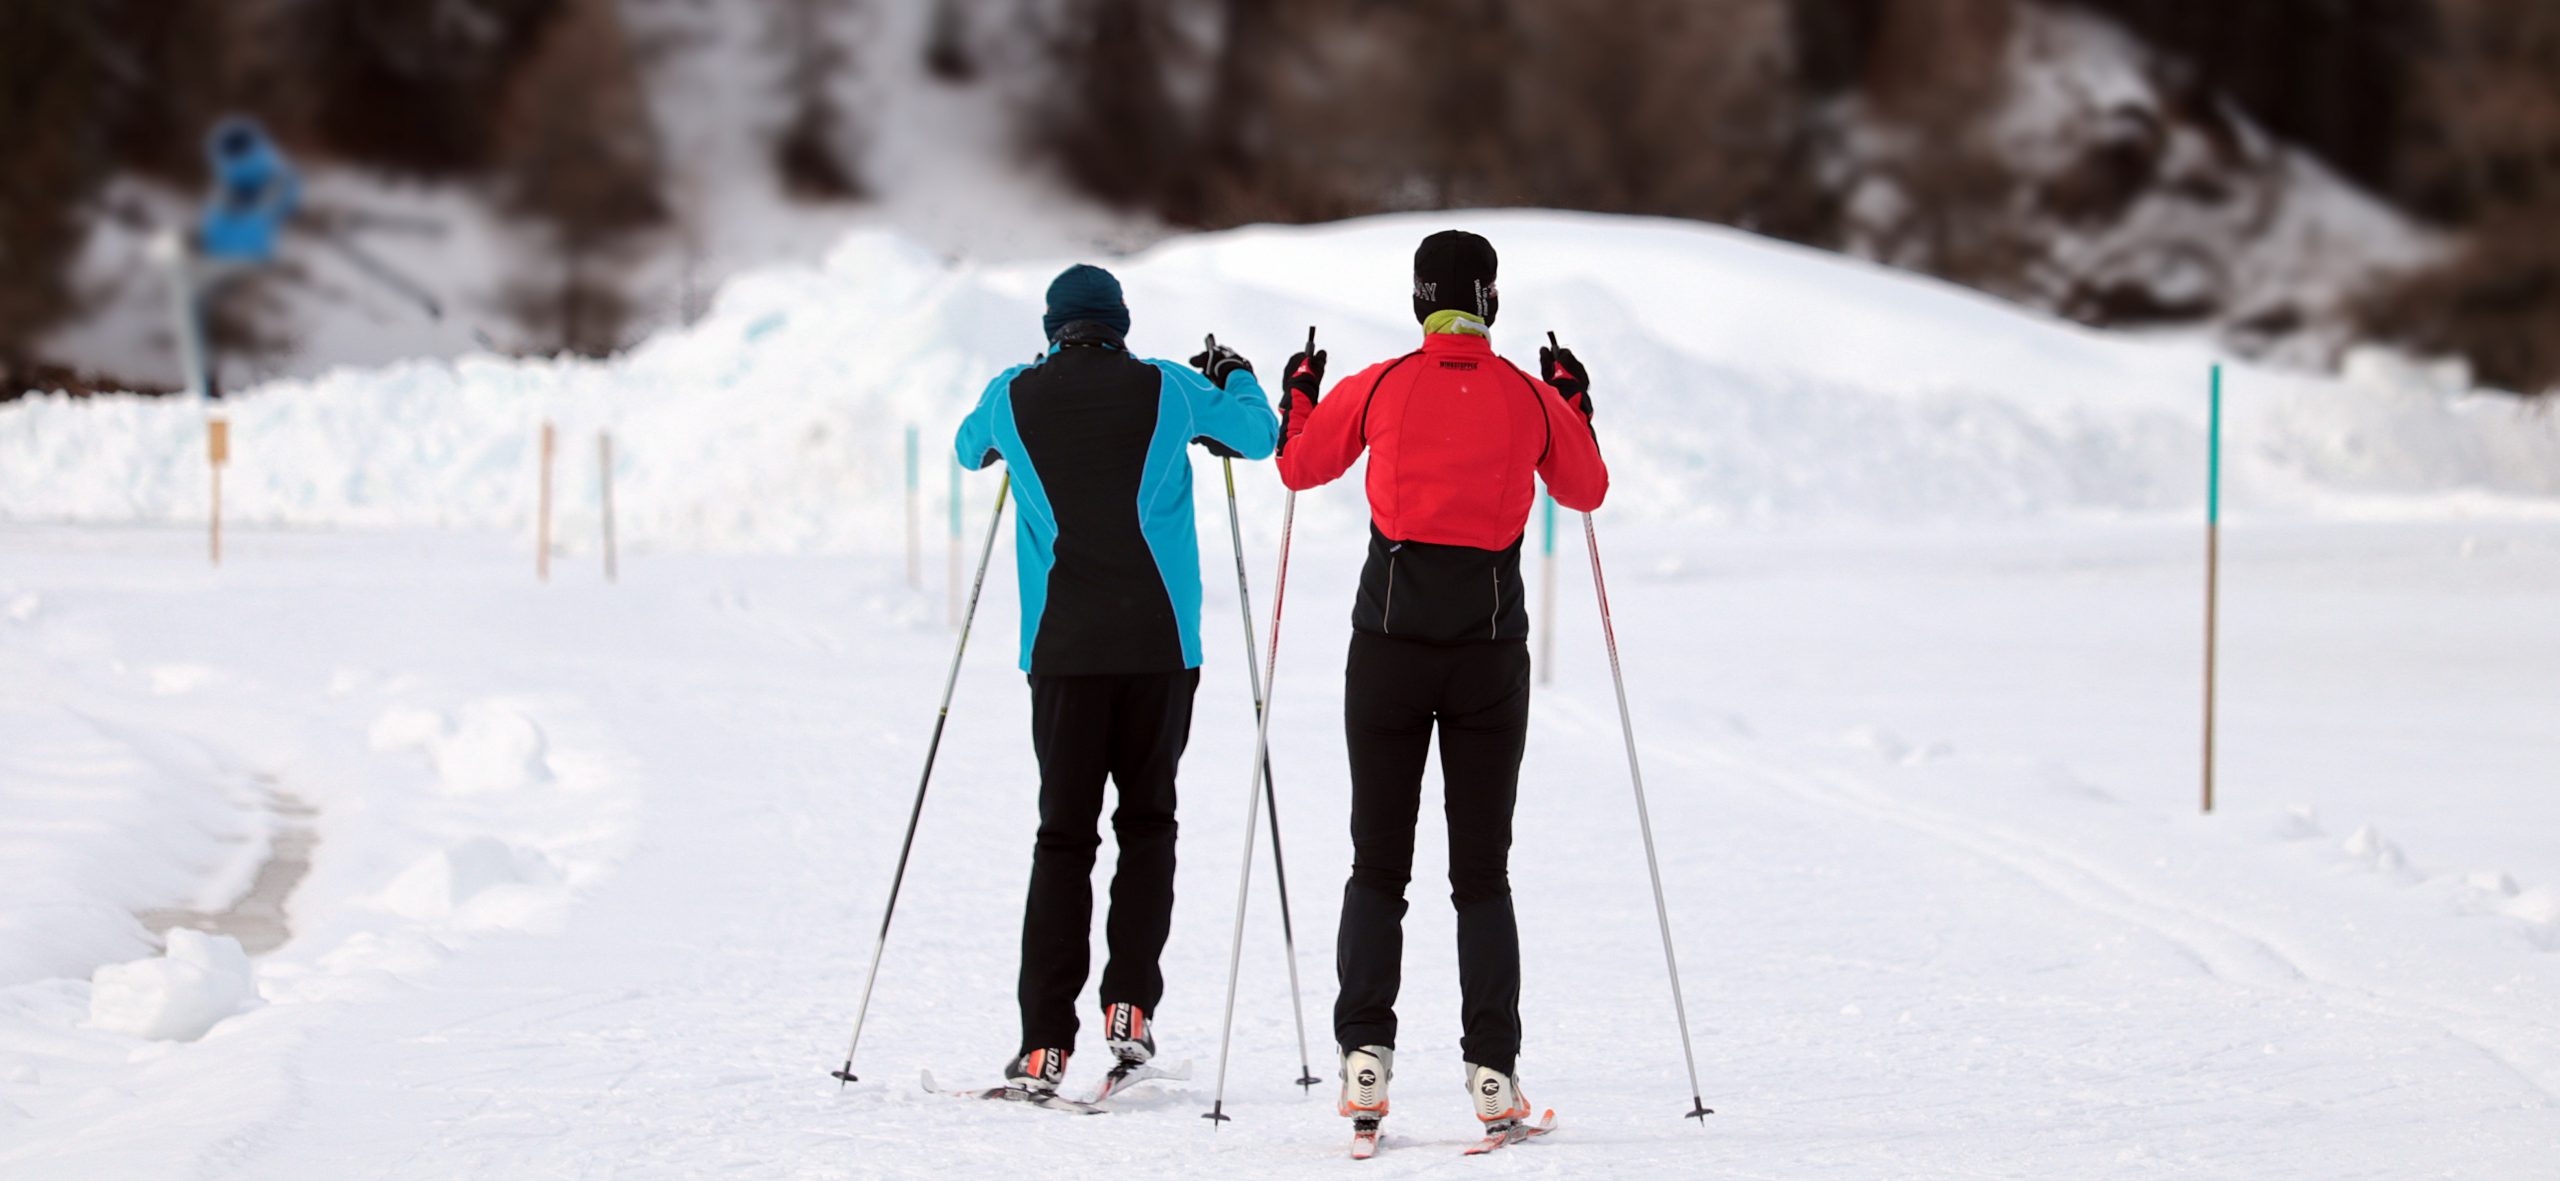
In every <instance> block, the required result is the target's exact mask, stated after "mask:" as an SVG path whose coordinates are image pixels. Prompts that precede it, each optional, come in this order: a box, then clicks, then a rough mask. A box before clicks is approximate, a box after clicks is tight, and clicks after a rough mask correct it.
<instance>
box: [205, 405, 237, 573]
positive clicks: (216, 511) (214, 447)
mask: <svg viewBox="0 0 2560 1181" xmlns="http://www.w3.org/2000/svg"><path fill="white" fill-rule="evenodd" d="M204 455H205V459H206V461H207V463H206V466H207V467H209V468H211V469H212V471H213V519H212V534H211V536H212V549H213V564H214V565H216V566H219V565H221V564H222V468H223V465H224V464H227V463H230V462H231V420H229V419H227V418H219V417H217V418H208V419H206V420H204Z"/></svg>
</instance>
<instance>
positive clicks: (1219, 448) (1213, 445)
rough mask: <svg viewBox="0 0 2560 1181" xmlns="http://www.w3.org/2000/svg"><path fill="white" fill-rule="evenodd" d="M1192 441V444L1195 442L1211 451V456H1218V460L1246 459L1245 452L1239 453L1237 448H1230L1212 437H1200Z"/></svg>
mask: <svg viewBox="0 0 2560 1181" xmlns="http://www.w3.org/2000/svg"><path fill="white" fill-rule="evenodd" d="M1191 441H1192V442H1194V443H1198V444H1199V445H1201V446H1203V447H1206V448H1208V449H1209V454H1211V455H1215V456H1217V457H1218V458H1220V459H1242V458H1244V453H1243V452H1241V451H1238V450H1236V449H1235V448H1233V447H1229V446H1227V445H1226V444H1224V443H1221V442H1219V441H1217V440H1216V439H1212V438H1210V437H1209V436H1207V435H1202V436H1200V437H1199V438H1196V439H1193V440H1191Z"/></svg>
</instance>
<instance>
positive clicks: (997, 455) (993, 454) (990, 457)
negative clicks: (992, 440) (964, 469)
mask: <svg viewBox="0 0 2560 1181" xmlns="http://www.w3.org/2000/svg"><path fill="white" fill-rule="evenodd" d="M1003 459H1004V453H1003V452H1001V451H998V450H996V449H995V448H993V447H989V448H987V453H986V454H984V455H981V456H979V457H978V466H979V467H980V468H981V469H983V468H985V467H986V466H987V465H989V464H992V463H996V462H999V461H1001V460H1003Z"/></svg>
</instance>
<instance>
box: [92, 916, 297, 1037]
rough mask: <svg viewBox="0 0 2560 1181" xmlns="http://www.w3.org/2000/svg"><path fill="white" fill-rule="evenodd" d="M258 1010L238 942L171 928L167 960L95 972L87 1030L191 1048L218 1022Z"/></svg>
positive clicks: (253, 979) (252, 977)
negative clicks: (101, 1030) (180, 1043)
mask: <svg viewBox="0 0 2560 1181" xmlns="http://www.w3.org/2000/svg"><path fill="white" fill-rule="evenodd" d="M258 1004H259V999H258V979H257V972H256V970H255V969H253V968H251V967H250V966H249V955H248V953H247V952H244V951H242V950H240V943H239V941H238V940H235V939H233V938H232V937H230V936H228V935H207V934H205V933H204V932H202V931H191V930H188V929H187V928H185V927H174V928H171V929H170V931H169V947H168V953H167V954H166V955H163V956H161V957H160V958H158V959H148V960H135V961H134V962H132V963H129V964H109V965H107V966H105V967H103V968H100V969H98V971H97V973H96V974H95V975H94V976H93V977H91V980H90V985H89V1024H90V1025H92V1026H95V1027H97V1028H99V1029H103V1030H107V1031H109V1032H111V1033H124V1034H131V1035H133V1036H134V1037H139V1038H150V1039H152V1040H154V1041H175V1042H191V1041H194V1040H196V1039H197V1038H200V1037H203V1036H204V1035H205V1033H206V1031H208V1030H211V1029H212V1028H213V1027H214V1025H215V1024H216V1023H218V1022H220V1021H221V1020H222V1019H223V1018H225V1017H230V1016H233V1015H235V1014H239V1013H244V1012H247V1011H248V1010H250V1009H253V1008H256V1007H257V1006H258Z"/></svg>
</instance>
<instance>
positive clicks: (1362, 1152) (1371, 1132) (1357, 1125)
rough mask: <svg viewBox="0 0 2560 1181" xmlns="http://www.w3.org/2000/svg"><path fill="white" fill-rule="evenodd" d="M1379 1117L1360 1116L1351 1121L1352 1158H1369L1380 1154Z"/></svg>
mask: <svg viewBox="0 0 2560 1181" xmlns="http://www.w3.org/2000/svg"><path fill="white" fill-rule="evenodd" d="M1378 1122H1379V1121H1378V1119H1377V1117H1376V1116H1360V1117H1358V1118H1356V1119H1354V1120H1352V1121H1351V1159H1353V1160H1367V1159H1369V1158H1370V1157H1373V1156H1376V1155H1378Z"/></svg>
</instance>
